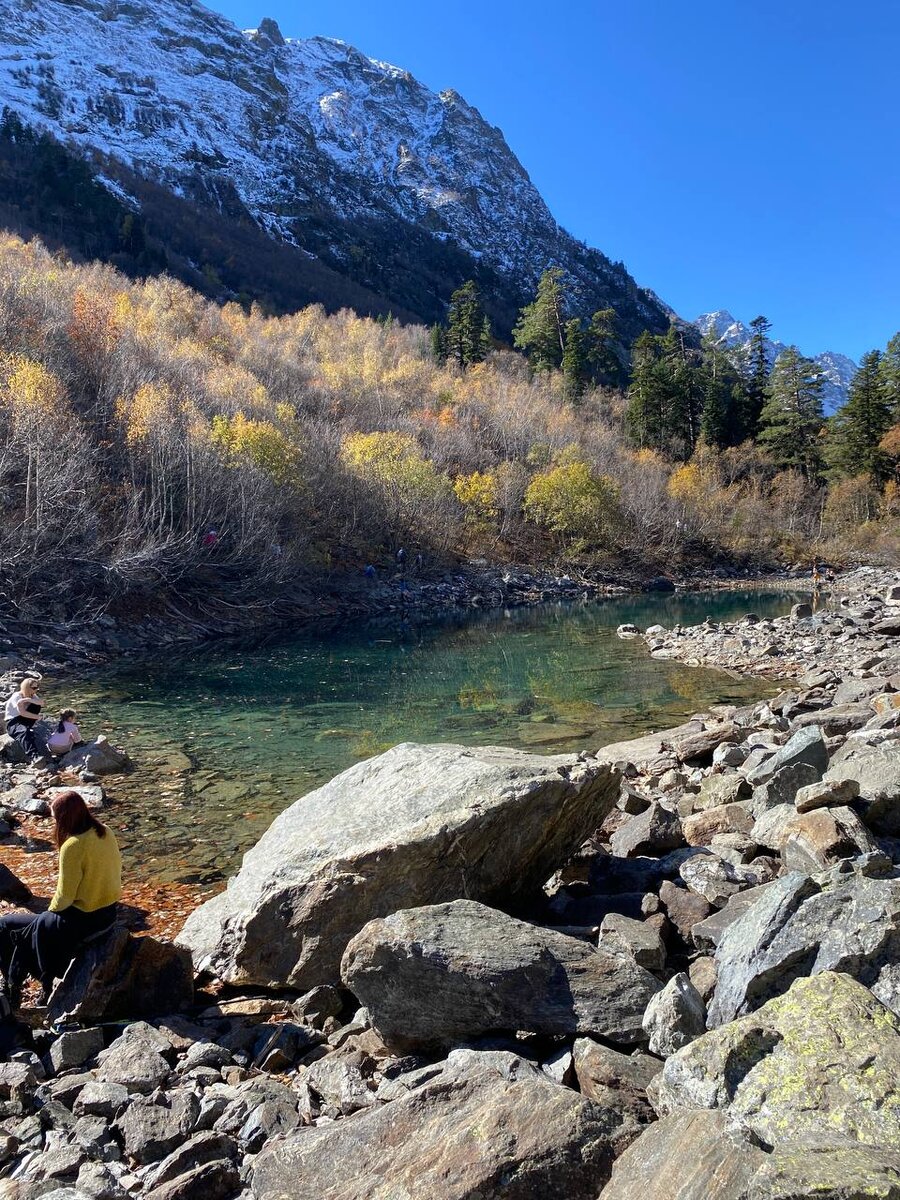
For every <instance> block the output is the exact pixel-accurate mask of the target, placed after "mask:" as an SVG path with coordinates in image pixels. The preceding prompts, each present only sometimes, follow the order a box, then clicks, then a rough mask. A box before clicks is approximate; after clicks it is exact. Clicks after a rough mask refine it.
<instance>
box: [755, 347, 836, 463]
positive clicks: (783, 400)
mask: <svg viewBox="0 0 900 1200" xmlns="http://www.w3.org/2000/svg"><path fill="white" fill-rule="evenodd" d="M824 382H825V377H824V375H823V374H822V371H821V369H820V368H819V367H818V366H817V365H816V363H814V362H813V361H812V359H809V358H804V357H803V355H802V354H801V353H800V351H799V350H798V349H797V347H796V346H789V347H788V348H787V350H785V351H784V352H783V353H782V354H780V355H779V356H778V358H777V359H776V361H775V366H774V368H773V370H772V375H771V378H770V380H769V399H768V400H767V401H766V403H765V406H764V407H763V410H762V413H761V414H760V432H759V441H760V443H761V444H762V445H764V446H766V447H767V448H768V449H769V451H770V452H771V454H772V457H773V459H774V460H775V463H776V465H777V466H779V467H782V468H793V469H794V470H797V471H801V472H802V473H803V474H804V475H805V476H806V478H807V479H810V480H814V479H816V478H817V477H818V475H819V474H820V472H821V469H822V452H821V445H820V441H821V433H822V428H823V425H824V417H823V415H822V387H823V385H824Z"/></svg>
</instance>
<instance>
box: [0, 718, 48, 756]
mask: <svg viewBox="0 0 900 1200" xmlns="http://www.w3.org/2000/svg"><path fill="white" fill-rule="evenodd" d="M35 725H37V721H31V720H29V719H28V718H27V717H14V718H13V719H12V720H11V721H7V722H6V732H7V733H8V734H9V736H10V737H11V738H12V739H13V741H14V742H18V743H19V745H20V746H21V747H22V749H23V750H24V751H25V754H26V755H27V757H28V758H38V757H40V753H41V751H40V749H39V748H38V744H37V741H36V739H35V736H34V727H35Z"/></svg>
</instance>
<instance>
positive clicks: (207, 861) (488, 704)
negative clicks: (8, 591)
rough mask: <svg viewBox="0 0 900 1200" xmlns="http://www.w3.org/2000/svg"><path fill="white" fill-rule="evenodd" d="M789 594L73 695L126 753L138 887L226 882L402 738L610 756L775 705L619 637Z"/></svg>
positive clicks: (169, 660) (423, 627)
mask: <svg viewBox="0 0 900 1200" xmlns="http://www.w3.org/2000/svg"><path fill="white" fill-rule="evenodd" d="M794 599H795V597H793V596H790V595H787V594H785V593H781V594H778V595H761V594H759V593H742V594H734V593H711V594H705V595H704V594H695V595H690V596H681V595H679V596H644V597H628V598H627V599H621V600H615V601H602V602H599V603H586V604H578V605H562V604H555V605H543V606H541V607H540V608H529V609H524V608H522V609H514V610H508V611H506V612H494V613H485V614H477V615H471V614H466V615H465V616H462V615H459V616H455V617H452V618H448V619H445V620H443V621H440V622H433V621H432V622H429V623H414V622H411V621H410V622H405V623H402V624H400V625H395V626H388V625H385V626H381V627H372V626H369V627H364V626H356V627H352V628H347V627H346V626H344V627H343V628H340V629H336V630H334V631H332V632H330V633H328V634H327V635H320V636H313V635H310V634H308V633H303V634H298V635H296V636H285V635H284V633H283V632H282V633H280V634H279V635H278V636H277V637H271V638H268V639H262V640H261V639H256V640H255V641H253V642H251V643H244V644H230V645H227V646H226V645H223V644H217V645H212V646H206V647H204V648H201V649H198V650H195V651H193V652H191V653H189V654H183V655H180V656H172V655H169V656H167V657H166V658H163V659H159V660H153V661H141V662H140V663H136V664H133V665H131V666H124V667H123V668H122V669H120V670H117V671H115V672H111V673H110V674H109V675H108V676H107V677H105V678H104V679H102V680H101V681H100V682H99V683H98V682H97V681H93V682H92V684H91V686H90V688H85V690H84V691H83V692H82V694H80V695H77V696H73V697H72V700H73V701H74V702H75V703H76V705H77V707H78V709H79V712H80V713H81V715H82V728H86V729H88V730H90V731H92V732H93V731H96V730H97V729H98V728H99V729H102V730H104V731H107V732H108V733H109V734H110V735H111V736H113V737H114V738H115V739H117V740H122V741H124V742H125V743H126V744H127V745H128V748H129V751H130V752H131V753H132V755H133V757H134V758H135V760H136V762H137V763H138V768H139V769H138V771H137V772H136V773H135V774H134V775H133V776H131V777H129V778H128V779H125V780H122V781H117V782H116V785H115V788H114V789H113V795H114V798H115V799H116V800H118V801H119V806H118V808H117V809H116V811H115V813H114V814H112V817H113V823H114V824H115V825H116V827H117V828H118V829H120V830H121V832H122V837H123V841H124V843H125V845H126V848H127V849H128V850H129V858H130V860H131V862H130V868H131V870H132V873H133V874H143V875H144V876H146V877H152V878H157V879H160V880H179V881H183V882H202V883H209V882H213V881H216V880H220V879H221V878H223V877H224V876H226V875H227V874H229V873H230V872H231V871H232V870H233V869H234V867H235V866H236V865H237V863H238V861H239V858H240V855H241V853H242V852H243V851H244V850H245V849H246V848H247V847H248V846H249V845H251V844H252V843H253V842H254V841H255V840H256V839H257V838H258V837H259V836H260V834H261V833H262V832H263V830H264V829H265V828H266V827H267V826H268V824H269V823H270V821H271V820H272V818H273V817H274V816H275V815H276V814H277V813H278V812H280V811H281V809H283V808H284V807H285V806H286V805H287V804H289V803H290V802H291V801H293V800H295V799H296V798H297V797H298V796H300V795H303V794H304V793H305V792H307V791H309V790H310V789H311V788H313V787H316V786H318V785H319V784H320V783H322V782H324V781H325V780H326V779H329V778H330V777H331V776H333V775H334V774H336V773H337V772H338V771H340V770H342V769H344V768H345V767H347V766H350V765H351V764H352V763H354V762H357V761H359V760H360V759H362V758H365V757H368V756H369V755H372V754H377V753H379V752H380V751H382V750H384V749H386V748H388V747H389V746H392V745H395V744H396V743H397V742H400V741H408V740H414V741H460V742H467V743H472V744H492V743H493V744H503V745H509V746H518V747H521V748H523V749H529V750H533V751H535V752H538V753H555V752H561V751H573V750H582V749H594V748H597V747H599V746H602V745H605V744H607V743H609V742H611V741H616V740H618V739H621V738H626V737H632V736H636V735H637V734H639V733H642V732H646V731H647V730H649V729H653V728H662V727H665V726H666V725H671V724H675V723H677V722H678V721H679V720H682V719H684V718H685V717H687V716H689V715H690V714H691V713H693V712H696V711H697V710H698V709H702V708H704V707H706V706H707V705H709V704H713V703H717V702H726V701H745V700H749V699H751V698H754V697H757V696H759V695H760V694H762V693H763V690H764V686H765V685H763V684H761V683H760V682H759V681H746V680H736V679H733V678H731V677H729V676H727V675H725V674H721V673H718V672H713V671H708V670H702V669H697V668H691V667H686V666H684V665H682V664H679V663H672V662H662V661H657V660H655V659H652V658H650V656H649V655H648V654H647V651H646V648H645V647H644V645H643V643H642V642H634V641H633V642H627V641H621V640H619V639H618V638H617V637H616V636H615V629H616V626H617V625H619V624H620V623H622V622H626V621H632V622H634V623H635V624H636V625H638V626H640V627H645V626H647V625H650V624H653V623H656V622H659V623H661V624H664V625H667V626H671V625H674V624H676V623H679V622H680V623H683V624H694V623H696V622H697V621H702V620H703V619H704V618H705V617H706V616H711V617H712V618H713V619H715V620H730V619H734V618H736V617H738V616H741V615H742V614H743V613H745V612H748V611H753V612H755V613H757V614H758V615H759V616H761V617H766V616H775V615H779V614H781V613H784V612H786V611H787V609H788V608H789V606H790V604H791V603H792V602H793V600H794Z"/></svg>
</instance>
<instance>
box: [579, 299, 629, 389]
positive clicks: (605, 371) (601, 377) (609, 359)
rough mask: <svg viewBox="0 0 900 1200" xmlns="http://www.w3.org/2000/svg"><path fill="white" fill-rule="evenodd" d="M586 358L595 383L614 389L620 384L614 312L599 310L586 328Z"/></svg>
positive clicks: (620, 370) (619, 363)
mask: <svg viewBox="0 0 900 1200" xmlns="http://www.w3.org/2000/svg"><path fill="white" fill-rule="evenodd" d="M587 337H588V358H589V360H590V364H591V367H592V369H593V376H594V379H595V380H596V381H597V383H601V384H604V385H606V386H607V387H616V386H617V385H619V384H620V383H621V382H622V364H621V362H620V361H619V356H618V355H617V354H616V349H615V347H616V310H615V309H614V308H601V309H598V310H597V312H595V313H594V315H593V316H592V317H591V323H590V326H589V328H588V334H587Z"/></svg>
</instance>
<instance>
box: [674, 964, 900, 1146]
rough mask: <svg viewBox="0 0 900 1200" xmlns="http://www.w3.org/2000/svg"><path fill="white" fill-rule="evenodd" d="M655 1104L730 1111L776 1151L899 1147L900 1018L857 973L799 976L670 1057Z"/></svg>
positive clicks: (824, 973)
mask: <svg viewBox="0 0 900 1200" xmlns="http://www.w3.org/2000/svg"><path fill="white" fill-rule="evenodd" d="M654 1103H655V1104H656V1107H657V1110H658V1111H659V1112H660V1113H661V1114H662V1115H665V1114H667V1113H670V1112H675V1111H678V1110H679V1109H697V1108H721V1109H727V1110H728V1112H729V1115H730V1116H731V1117H732V1118H736V1119H737V1120H740V1121H742V1122H743V1123H744V1124H746V1126H747V1127H748V1128H749V1129H750V1130H751V1131H752V1132H753V1134H755V1136H756V1137H758V1138H759V1139H760V1140H761V1141H762V1142H763V1143H764V1144H767V1145H774V1144H776V1143H778V1142H779V1141H781V1140H786V1139H787V1138H801V1137H804V1136H815V1135H817V1134H823V1133H824V1134H828V1135H829V1136H831V1137H833V1136H835V1135H838V1136H842V1137H846V1138H849V1139H851V1140H853V1141H857V1142H861V1143H862V1144H864V1145H869V1146H897V1145H898V1143H900V1019H898V1018H897V1017H896V1016H895V1015H894V1014H893V1013H891V1012H889V1011H888V1010H887V1009H886V1008H885V1007H884V1005H883V1004H881V1003H880V1002H879V1001H878V1000H876V998H875V997H874V996H873V995H872V993H871V992H870V991H869V990H868V988H866V987H864V986H863V985H862V984H861V983H859V982H857V981H856V980H855V979H852V978H851V977H850V976H849V975H845V974H840V973H837V972H834V971H823V972H821V973H820V974H817V975H814V976H813V977H811V978H800V979H796V980H795V981H794V983H793V984H792V985H791V988H790V990H789V991H788V992H787V994H786V995H782V996H779V997H777V998H776V999H773V1000H770V1001H768V1003H767V1004H765V1005H763V1007H762V1008H760V1009H759V1010H758V1011H757V1012H754V1013H752V1014H750V1015H749V1016H746V1017H742V1018H741V1019H740V1020H737V1021H733V1022H731V1023H730V1024H729V1025H726V1026H723V1027H722V1028H720V1029H715V1030H713V1031H711V1032H710V1033H707V1034H704V1035H703V1037H700V1038H698V1039H697V1040H696V1041H694V1042H692V1043H691V1044H690V1045H689V1046H686V1047H685V1048H684V1049H683V1050H679V1051H678V1052H677V1053H676V1054H674V1055H672V1056H671V1057H670V1058H669V1059H667V1060H666V1064H665V1066H664V1067H663V1071H662V1074H661V1075H660V1077H659V1080H658V1081H657V1090H656V1097H655V1101H654Z"/></svg>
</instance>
